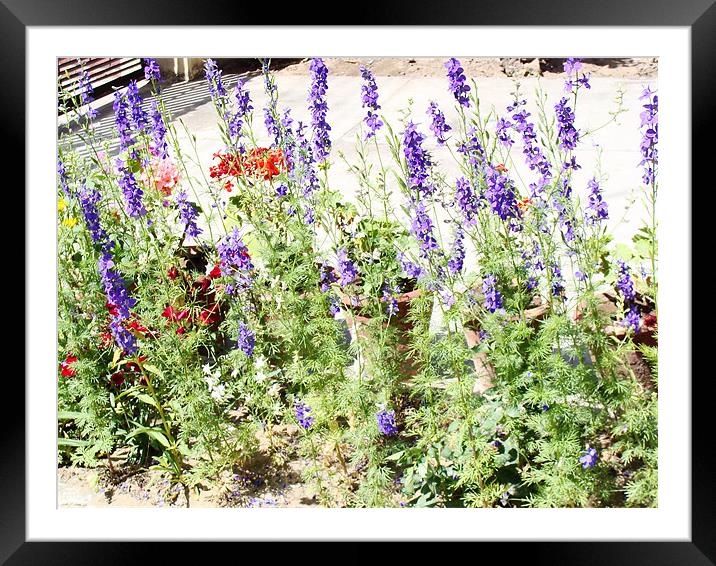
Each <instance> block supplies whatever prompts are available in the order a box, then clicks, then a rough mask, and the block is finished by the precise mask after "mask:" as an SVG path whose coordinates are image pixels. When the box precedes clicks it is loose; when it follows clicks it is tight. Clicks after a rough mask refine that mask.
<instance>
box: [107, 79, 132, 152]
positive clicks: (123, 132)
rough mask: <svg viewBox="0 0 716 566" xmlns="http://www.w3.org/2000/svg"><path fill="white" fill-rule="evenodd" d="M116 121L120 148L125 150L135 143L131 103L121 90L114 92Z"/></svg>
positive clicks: (113, 106)
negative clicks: (130, 109) (130, 116)
mask: <svg viewBox="0 0 716 566" xmlns="http://www.w3.org/2000/svg"><path fill="white" fill-rule="evenodd" d="M112 108H113V109H114V123H115V125H116V126H117V133H118V134H119V149H120V151H124V150H126V149H128V148H129V146H131V145H132V144H133V143H134V138H132V125H131V123H130V120H129V103H128V102H127V98H126V97H125V96H124V95H123V94H122V92H121V91H119V90H118V91H116V92H115V93H114V103H113V105H112Z"/></svg>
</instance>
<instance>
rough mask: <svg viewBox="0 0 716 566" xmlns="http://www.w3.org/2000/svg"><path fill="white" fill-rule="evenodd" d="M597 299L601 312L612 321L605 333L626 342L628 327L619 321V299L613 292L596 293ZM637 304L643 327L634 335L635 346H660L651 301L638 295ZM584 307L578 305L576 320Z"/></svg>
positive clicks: (606, 327)
mask: <svg viewBox="0 0 716 566" xmlns="http://www.w3.org/2000/svg"><path fill="white" fill-rule="evenodd" d="M595 296H596V297H597V301H598V306H597V308H598V309H599V311H600V312H601V313H603V314H605V315H607V316H608V317H609V318H610V319H611V321H612V322H611V323H610V324H608V325H607V326H605V327H604V332H605V333H606V335H607V336H615V337H616V338H618V339H619V340H624V339H625V338H626V336H627V333H628V329H627V327H626V326H624V325H623V324H621V321H619V320H617V314H618V312H619V307H618V303H619V299H618V298H617V295H616V294H615V293H613V292H611V291H600V292H598V293H595ZM635 302H636V304H637V306H639V308H640V311H641V313H644V312H646V313H647V314H642V317H641V325H640V327H639V331H638V332H636V333H635V334H634V335H633V340H634V343H635V344H645V345H648V346H653V347H656V346H658V342H657V338H656V332H657V326H658V324H657V319H656V312H655V311H654V310H653V308H652V305H651V301H649V300H647V299H646V297H644V296H643V295H637V297H636V301H635ZM583 309H584V305H583V304H582V305H578V306H577V311H576V313H575V318H577V319H578V318H580V317H581V316H582V310H583Z"/></svg>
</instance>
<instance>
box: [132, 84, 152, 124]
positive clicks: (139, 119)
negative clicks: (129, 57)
mask: <svg viewBox="0 0 716 566" xmlns="http://www.w3.org/2000/svg"><path fill="white" fill-rule="evenodd" d="M127 104H128V106H129V111H130V113H131V116H132V124H133V125H134V129H135V131H137V132H141V131H143V130H144V129H145V128H146V127H147V124H148V122H149V120H148V118H147V113H146V111H145V110H144V108H142V97H141V96H139V87H138V86H137V81H129V84H128V85H127Z"/></svg>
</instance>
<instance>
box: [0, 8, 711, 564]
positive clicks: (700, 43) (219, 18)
mask: <svg viewBox="0 0 716 566" xmlns="http://www.w3.org/2000/svg"><path fill="white" fill-rule="evenodd" d="M205 4H206V5H207V9H206V10H203V11H202V12H201V13H196V11H194V10H188V9H185V8H188V7H191V6H193V5H195V3H194V2H192V1H191V0H161V1H154V2H151V3H149V2H140V1H137V0H131V1H130V0H124V1H122V2H116V1H115V2H108V1H98V0H64V1H55V0H0V69H1V70H2V73H3V76H4V81H3V83H4V84H3V87H2V88H0V113H1V114H2V117H3V119H2V121H1V122H0V124H2V125H1V126H0V127H1V128H2V129H3V130H5V131H4V133H5V136H4V138H5V140H6V141H8V140H9V141H10V143H9V144H7V145H6V149H5V150H4V151H6V152H9V153H6V154H5V156H6V159H8V162H11V163H17V164H20V163H26V160H27V159H28V155H27V154H26V153H25V143H24V141H25V134H24V133H25V119H26V116H27V114H28V112H30V111H31V109H28V108H27V107H26V105H25V94H26V92H25V90H26V86H25V85H26V81H25V79H26V72H31V70H26V68H25V60H26V59H25V56H26V53H25V52H26V46H25V37H26V35H25V33H26V27H27V26H68V25H81V26H85V25H93V26H97V25H153V26H154V25H168V24H170V25H221V24H232V25H246V24H250V25H260V24H270V25H284V24H286V25H288V24H292V25H296V24H303V25H315V24H316V23H317V22H316V19H317V18H319V17H320V14H324V20H326V19H328V18H329V17H332V18H333V20H332V21H330V22H324V23H327V24H331V25H341V24H346V23H350V25H424V26H429V25H511V26H514V25H542V26H545V25H549V26H555V25H556V26H627V25H628V26H684V27H688V28H690V31H691V80H692V84H691V87H692V93H691V104H692V116H693V117H694V119H693V120H692V163H691V164H688V163H685V164H683V166H684V167H685V168H690V170H691V172H692V187H696V186H700V187H702V188H703V189H707V190H710V189H711V183H709V181H708V178H707V177H706V175H707V168H708V170H710V168H709V167H708V166H709V164H710V163H712V162H713V157H712V153H713V149H712V145H713V144H712V142H711V140H712V139H713V134H712V132H713V127H714V111H713V105H714V104H713V102H712V100H713V93H716V73H715V72H713V71H712V70H711V69H713V61H712V60H711V59H712V57H713V56H714V55H716V3H715V0H688V1H685V0H680V1H679V2H676V1H669V0H656V1H654V0H632V1H629V2H625V1H624V0H602V1H600V2H594V1H592V2H587V1H585V0H580V1H576V0H551V1H548V0H542V1H520V2H515V1H512V2H506V1H500V0H489V1H482V2H472V3H464V2H463V3H461V2H457V1H450V2H440V3H436V2H431V1H430V0H421V1H415V0H411V1H409V0H400V1H394V2H390V3H384V4H378V3H373V4H370V5H367V6H363V7H362V8H361V9H356V10H354V11H353V13H352V14H351V21H350V22H341V21H340V18H339V17H338V15H337V14H339V13H340V12H338V11H336V7H335V5H329V4H326V5H325V6H324V5H321V4H320V3H316V2H312V3H311V5H310V7H309V6H308V5H307V4H305V3H296V4H295V5H294V6H282V7H281V8H280V10H275V11H272V13H271V14H270V18H268V14H267V13H266V6H264V5H262V3H251V4H249V3H244V2H237V1H233V2H229V1H214V2H206V3H205ZM331 10H332V11H331ZM325 14H332V15H331V16H325ZM267 20H268V21H267ZM17 171H19V172H20V179H19V183H22V184H23V186H24V183H25V179H24V173H23V170H22V168H21V167H18V168H17ZM699 181H700V182H699ZM16 186H19V185H16ZM681 190H683V191H688V190H690V189H689V188H688V187H685V188H681ZM692 197H693V190H692ZM22 206H24V205H23V204H21V207H22ZM698 210H699V207H698V206H697V207H695V208H693V209H692V214H693V212H694V211H698ZM702 212H703V211H702ZM25 214H26V215H27V214H31V211H28V210H25ZM691 226H697V222H696V220H695V219H694V218H693V217H692V222H691ZM693 242H694V245H695V244H696V238H695V237H694V238H693ZM692 257H693V256H692ZM29 260H30V258H27V257H26V258H25V261H26V262H27V261H29ZM689 276H690V279H691V281H693V277H691V274H689ZM693 289H694V292H695V291H696V290H697V289H696V287H693ZM15 293H17V291H16V292H15ZM694 294H695V293H694ZM24 299H25V303H26V302H27V301H28V300H31V297H27V296H25V297H24ZM684 308H688V309H689V311H690V312H693V310H692V309H691V305H684ZM685 331H688V330H687V329H685ZM692 336H693V342H692V349H693V348H694V347H695V348H699V347H702V348H708V344H707V342H706V341H707V340H708V333H701V334H699V333H697V332H696V331H695V329H694V330H693V332H692ZM25 353H26V356H27V355H28V343H27V342H26V343H25ZM683 356H684V364H685V365H684V370H685V371H684V383H685V384H688V382H689V380H690V381H691V388H692V389H691V390H692V415H693V417H692V450H691V452H692V454H693V455H694V458H693V461H692V501H691V505H692V517H691V529H692V536H691V540H690V542H564V543H560V542H515V543H509V542H508V543H482V545H481V548H480V550H479V551H478V554H476V555H474V556H475V558H474V559H480V560H485V559H486V555H485V552H484V550H483V548H484V549H485V550H490V551H494V553H497V554H499V555H500V556H502V557H503V560H504V558H507V560H508V561H510V560H511V559H514V560H516V561H517V560H519V561H520V562H521V563H522V559H521V558H520V557H524V560H525V561H528V562H532V563H549V564H562V563H564V564H580V565H583V566H586V565H591V564H627V563H628V564H630V565H632V566H636V565H639V564H645V565H649V566H657V565H665V566H666V565H668V566H671V565H692V564H693V565H707V564H716V511H715V509H716V507H715V506H714V503H716V490H715V489H714V472H713V468H712V461H713V452H714V449H713V439H712V437H710V435H709V432H710V430H711V429H713V425H712V424H711V422H712V420H711V418H709V417H710V415H711V414H712V409H711V405H712V401H711V396H710V395H709V393H710V383H711V380H712V377H711V375H710V373H707V374H704V377H707V379H698V378H697V379H692V377H691V376H692V373H693V375H696V372H695V371H692V368H691V359H692V356H691V352H683ZM3 389H4V392H3V397H4V398H5V399H6V400H7V399H11V400H14V401H13V402H12V404H13V405H14V406H15V411H16V413H15V414H14V415H12V414H10V416H9V417H8V416H7V415H8V413H7V412H5V416H6V418H5V419H3V420H4V422H3V436H2V440H1V441H0V446H1V450H0V563H4V564H8V565H12V566H15V565H20V564H33V565H39V564H73V565H78V566H79V565H83V564H99V563H101V564H108V563H109V564H114V563H123V564H132V563H135V564H136V563H138V564H144V563H161V562H171V561H172V559H171V558H170V555H171V554H172V553H173V552H176V553H177V555H178V556H180V555H184V556H186V557H187V558H188V556H189V555H188V554H186V545H185V544H175V545H173V549H170V548H167V547H168V546H170V545H167V544H166V543H165V544H153V543H97V542H92V543H89V542H87V543H83V542H73V543H63V542H43V543H41V542H26V537H25V518H26V515H25V493H26V485H25V408H24V403H20V402H19V400H20V399H23V400H24V399H25V384H24V383H23V381H22V380H20V379H17V378H14V379H9V376H8V377H7V378H6V379H5V383H4V388H3ZM9 404H10V403H8V402H6V403H5V407H6V408H7V406H8V405H9ZM697 419H701V420H702V422H698V420H697ZM556 536H557V537H558V536H559V535H558V533H557V534H556ZM585 536H588V533H585ZM316 538H317V539H320V533H316ZM358 544H360V543H352V546H353V545H358ZM505 545H515V548H511V549H507V548H505ZM517 545H519V546H517ZM222 546H223V545H222ZM411 548H415V549H417V550H418V552H422V551H421V547H419V546H413V547H411ZM345 551H346V549H345V548H343V549H340V550H338V551H337V552H338V554H333V552H329V553H327V555H331V554H333V556H334V559H335V560H336V561H337V560H342V558H341V557H348V559H349V560H350V561H351V562H352V561H354V560H356V559H358V557H359V556H361V555H360V554H358V553H356V554H353V553H352V552H347V553H346V552H345ZM229 552H230V553H231V552H233V551H231V550H230V551H229ZM242 552H244V551H242ZM381 552H383V551H381ZM401 552H404V551H401ZM245 556H248V555H245ZM402 556H403V557H404V558H405V557H407V554H402ZM234 559H237V560H238V559H239V557H238V556H235V558H234ZM381 559H386V560H387V559H388V555H386V554H383V555H382V556H381ZM301 560H302V561H303V559H301ZM181 562H182V563H183V562H184V561H183V560H181Z"/></svg>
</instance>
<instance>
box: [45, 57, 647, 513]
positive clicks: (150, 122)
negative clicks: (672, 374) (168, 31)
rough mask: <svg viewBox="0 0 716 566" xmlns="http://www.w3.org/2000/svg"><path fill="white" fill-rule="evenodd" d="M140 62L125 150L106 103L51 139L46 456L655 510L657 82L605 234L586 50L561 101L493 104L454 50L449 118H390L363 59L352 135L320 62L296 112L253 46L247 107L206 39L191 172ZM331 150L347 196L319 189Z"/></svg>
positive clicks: (437, 496) (375, 497)
mask: <svg viewBox="0 0 716 566" xmlns="http://www.w3.org/2000/svg"><path fill="white" fill-rule="evenodd" d="M145 62H146V67H145V76H146V78H147V79H148V80H149V81H150V85H151V99H152V102H151V104H150V105H149V106H147V105H145V104H143V100H142V96H141V95H140V92H139V90H138V88H137V85H136V83H134V82H132V83H130V84H129V85H128V87H127V89H125V90H122V91H117V92H116V93H115V95H114V97H115V99H114V106H113V111H114V121H115V127H116V132H117V135H118V137H119V144H120V146H119V151H118V153H117V155H114V156H112V157H111V158H110V157H108V155H107V151H106V148H102V147H101V144H100V142H99V141H98V140H97V137H96V133H95V129H94V120H95V116H94V113H90V114H83V113H82V112H81V111H78V110H73V112H74V113H75V114H74V122H73V126H74V127H75V128H76V129H78V130H81V131H82V132H83V136H84V139H85V140H86V142H87V145H88V148H89V149H90V151H89V153H88V156H86V157H85V156H84V154H81V153H77V152H73V151H70V150H69V149H66V148H65V144H63V140H60V152H59V155H58V198H59V206H58V214H59V229H58V234H59V236H58V237H59V242H58V254H59V257H58V260H59V263H58V265H59V291H58V304H59V312H58V320H59V336H58V342H59V351H58V380H59V395H58V408H59V415H60V420H59V423H58V436H59V447H60V454H59V457H60V461H61V463H63V464H66V463H71V464H74V465H80V466H90V467H91V466H104V465H106V466H107V468H108V469H111V471H112V473H111V474H109V476H108V478H109V479H108V480H107V481H108V482H110V484H111V482H112V481H113V480H112V478H123V477H125V476H124V475H122V473H118V472H117V471H116V470H114V469H113V463H112V462H113V457H112V455H113V454H117V453H121V454H122V455H123V466H125V467H128V468H132V469H139V470H144V471H145V472H151V473H153V474H159V475H160V477H161V478H165V479H163V480H161V481H168V482H169V483H168V484H166V485H167V486H170V485H173V486H177V487H176V488H173V487H166V489H165V490H164V491H163V492H162V493H165V492H166V493H167V494H168V493H181V494H183V499H182V501H185V503H186V504H189V501H190V499H191V493H192V491H195V490H194V488H197V489H198V488H199V486H203V485H205V484H210V485H212V486H213V488H212V489H218V490H219V491H221V490H222V489H223V487H219V486H223V485H224V484H226V482H227V481H228V480H227V478H231V477H234V478H238V477H246V473H247V472H246V470H254V469H255V467H256V463H257V462H263V461H266V462H270V463H271V465H270V466H269V467H273V468H276V469H278V468H281V466H285V465H287V461H288V460H291V459H294V460H300V461H301V463H302V464H301V467H300V469H301V474H302V480H303V484H302V485H303V487H302V491H301V493H303V492H304V491H306V492H309V491H310V492H311V493H313V495H315V501H316V502H317V503H319V504H321V505H325V506H357V507H381V506H473V507H491V506H509V507H512V506H515V507H516V506H539V507H543V506H549V507H555V506H558V507H572V506H635V507H641V506H652V505H656V501H657V484H656V477H657V468H656V453H657V436H656V430H657V419H656V406H657V391H658V386H657V383H658V382H657V373H656V369H657V346H658V342H657V335H656V327H657V313H658V309H657V281H658V279H657V275H658V274H657V242H656V223H655V220H653V219H654V218H655V216H654V214H653V210H654V207H655V205H656V194H657V187H658V184H657V177H658V175H657V164H658V159H657V142H658V97H657V95H656V94H655V93H654V92H652V91H651V90H650V89H648V88H647V89H646V90H645V91H644V93H643V95H642V97H641V100H640V102H639V103H640V104H641V105H642V106H643V112H642V114H641V124H634V127H635V128H640V131H641V132H642V143H641V147H640V148H639V149H640V151H641V154H642V161H641V163H640V164H639V166H640V167H641V168H642V171H643V179H642V180H643V187H642V189H643V192H644V195H645V197H646V202H647V206H648V207H649V212H650V217H651V218H652V221H651V223H649V224H646V225H644V226H643V227H642V228H641V230H640V231H639V232H638V233H637V235H636V236H635V237H634V239H633V240H632V241H631V242H614V241H613V239H612V237H611V236H610V234H609V232H608V230H607V220H608V219H609V217H610V209H609V203H608V202H607V201H606V200H605V199H604V197H603V193H602V190H603V185H604V183H605V182H608V181H607V180H606V174H605V172H602V171H595V172H594V176H593V177H592V178H591V180H589V182H588V183H587V186H586V187H584V188H585V190H586V195H587V196H586V198H584V199H580V198H578V196H577V194H576V192H577V191H576V185H575V183H576V177H575V172H576V171H577V170H578V169H580V168H581V167H582V164H581V163H580V159H581V157H580V149H581V148H582V147H583V146H584V144H585V143H586V141H585V140H586V139H587V138H588V136H589V135H590V133H591V132H586V131H583V130H581V129H580V128H578V127H577V125H576V117H575V109H576V108H577V100H578V99H579V100H582V99H583V98H586V99H587V100H589V98H588V97H589V90H590V79H589V76H588V75H586V74H585V73H583V72H582V65H581V63H580V61H578V60H574V59H568V60H567V61H566V63H565V65H564V71H565V74H566V81H565V84H564V93H563V95H562V96H560V97H559V98H558V99H557V100H553V101H549V103H547V101H546V95H543V94H542V93H538V94H537V96H536V99H535V101H534V102H529V103H528V100H527V99H526V98H525V97H524V96H523V95H522V94H521V92H520V91H519V88H515V90H514V92H513V100H512V102H511V103H510V104H509V105H508V106H507V107H506V108H500V109H496V110H494V111H493V112H489V113H488V114H485V111H484V109H481V106H480V104H479V99H478V97H477V85H476V84H475V83H474V82H469V81H468V78H467V77H466V76H465V73H464V70H463V69H462V67H461V65H460V62H459V61H458V60H457V59H449V60H448V61H446V62H445V74H446V82H445V87H446V89H447V91H448V92H449V93H450V95H451V97H452V99H453V102H454V109H453V111H452V112H451V113H449V114H447V115H446V113H445V112H446V109H445V108H441V106H440V105H439V104H438V103H437V102H435V101H431V102H430V103H429V105H428V106H427V108H425V109H417V108H413V107H412V106H409V107H408V109H407V110H406V111H405V112H404V114H403V118H402V119H401V120H400V121H399V123H393V124H391V123H390V120H388V118H387V117H386V116H385V115H383V114H382V113H381V104H380V94H379V88H378V81H377V80H376V77H374V76H373V74H372V73H371V71H370V69H368V68H364V67H363V68H361V71H360V76H361V79H362V81H363V82H362V88H361V90H360V92H358V93H356V104H361V105H362V108H363V109H364V112H365V113H364V119H363V121H362V122H361V124H360V128H359V131H358V133H357V137H356V143H355V151H354V152H353V153H352V154H351V155H344V154H343V153H342V152H341V153H339V154H336V152H334V150H333V147H332V140H331V128H330V116H331V114H330V112H329V107H328V103H327V92H328V88H329V78H328V77H329V70H328V68H327V67H326V65H325V63H324V61H323V60H321V59H313V60H311V63H310V67H309V69H310V86H309V89H308V99H307V102H308V111H309V116H310V119H309V122H308V123H303V122H301V121H298V120H295V119H294V118H293V117H292V115H291V110H290V109H284V108H282V107H281V108H280V105H279V92H278V88H277V85H276V80H275V76H274V75H273V74H272V72H271V70H270V68H269V62H268V61H265V62H264V64H263V88H264V91H265V96H266V101H267V102H266V105H265V107H264V108H262V109H261V111H260V112H257V111H255V110H254V108H253V103H252V99H251V96H250V93H249V89H248V86H247V84H245V83H244V82H243V81H241V80H239V82H238V83H237V84H236V86H235V87H234V88H233V90H231V91H230V92H229V91H228V90H227V87H226V85H225V82H224V78H223V77H222V73H221V70H220V69H219V68H218V67H217V65H216V63H215V62H214V61H213V60H211V59H208V60H206V64H205V74H206V82H207V84H208V86H209V92H210V94H211V100H212V102H213V105H214V107H215V108H216V116H217V128H218V131H219V132H220V134H221V138H222V144H223V147H220V148H217V151H216V152H215V153H214V155H213V159H212V160H211V161H210V162H209V163H201V164H199V165H200V167H201V174H200V175H197V174H196V171H195V168H194V167H195V165H196V163H195V161H196V160H195V156H196V155H197V152H196V147H187V146H186V143H187V142H185V141H184V142H180V139H181V138H180V136H179V135H178V133H177V122H175V121H173V120H172V117H171V114H170V112H169V111H168V110H167V107H166V106H165V102H164V99H163V93H162V89H161V77H160V76H159V70H158V67H157V66H156V63H155V62H154V61H153V60H152V59H146V60H145ZM77 96H81V97H82V102H87V101H90V100H91V97H92V92H91V89H90V87H89V86H88V85H85V87H84V90H83V91H82V92H81V93H80V94H79V95H77ZM61 102H62V103H63V104H66V105H67V106H68V107H71V108H81V105H79V104H77V102H78V101H77V100H75V101H72V100H70V97H69V95H63V97H62V100H61ZM583 108H584V106H583V105H581V104H580V110H581V109H583ZM581 111H583V110H581ZM621 112H622V107H621V106H618V107H617V108H616V110H615V111H614V112H613V113H612V117H611V118H610V121H613V120H615V119H616V117H617V116H619V115H620V114H621ZM257 118H258V120H257ZM257 121H261V122H263V126H264V127H265V129H266V132H267V133H268V139H269V141H268V142H266V143H265V142H261V143H259V142H257V139H258V138H259V136H258V135H257V131H256V130H255V128H257V129H258V127H259V126H258V125H257ZM189 143H190V144H191V143H193V142H191V141H190V142H189ZM440 152H442V153H440ZM438 153H440V155H447V156H449V158H450V159H452V164H451V167H453V169H452V170H457V171H458V174H457V175H456V176H454V177H451V176H450V175H448V174H447V173H446V172H445V171H448V170H449V168H448V167H447V165H446V164H445V163H443V162H442V161H441V160H440V159H438V158H437V157H436V154H438ZM338 157H340V159H341V161H342V162H343V163H344V164H345V165H347V167H348V170H349V171H350V172H352V173H353V174H354V176H355V181H356V191H355V195H354V196H355V199H350V200H349V199H346V198H345V195H344V194H343V193H341V192H340V191H339V190H338V189H337V187H335V186H333V185H332V184H331V182H330V177H329V171H330V169H331V168H332V167H337V166H338V165H339V164H340V162H341V161H339V160H338ZM518 160H519V161H520V162H523V163H524V166H522V167H524V173H523V174H520V173H519V168H518V167H517V166H516V162H517V161H518ZM446 233H447V234H446ZM347 331H348V334H349V338H348V339H347V337H346V332H347ZM287 430H290V431H291V433H290V435H287V433H286V431H287ZM279 432H280V434H279ZM286 438H290V444H291V447H292V448H291V450H290V451H287V449H286V445H287V442H288V441H287V440H286ZM252 473H253V472H252ZM118 481H119V480H118ZM229 483H230V482H229ZM107 485H108V489H111V485H109V484H107ZM162 485H165V484H162ZM227 485H228V484H227ZM163 489H164V488H163ZM237 489H238V488H237ZM222 493H223V492H222ZM231 493H234V492H233V491H232V492H231ZM224 495H225V494H224ZM244 499H246V498H244ZM244 499H242V498H241V497H239V496H234V495H231V496H225V497H224V496H222V497H218V498H217V501H219V500H220V501H222V502H223V504H227V505H230V504H232V502H234V503H236V502H238V501H244ZM162 501H164V499H162ZM236 504H239V503H236Z"/></svg>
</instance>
